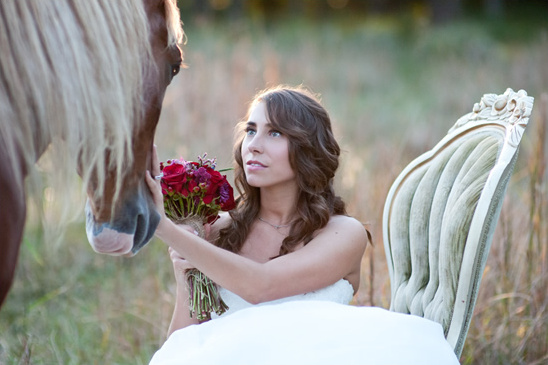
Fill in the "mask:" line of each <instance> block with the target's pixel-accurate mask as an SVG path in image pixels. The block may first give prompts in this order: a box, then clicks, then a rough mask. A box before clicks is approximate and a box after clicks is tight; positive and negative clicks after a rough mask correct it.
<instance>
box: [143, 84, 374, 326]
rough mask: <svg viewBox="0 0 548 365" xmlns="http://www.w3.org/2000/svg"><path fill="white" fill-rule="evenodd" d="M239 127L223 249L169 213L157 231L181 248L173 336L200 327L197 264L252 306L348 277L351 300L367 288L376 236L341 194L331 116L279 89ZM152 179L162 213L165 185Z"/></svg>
mask: <svg viewBox="0 0 548 365" xmlns="http://www.w3.org/2000/svg"><path fill="white" fill-rule="evenodd" d="M240 131H241V138H240V139H239V141H238V143H237V144H236V148H235V151H234V152H235V160H236V163H237V166H236V171H235V182H236V186H237V187H238V189H239V190H240V191H241V197H240V199H239V205H238V208H237V209H236V210H235V211H233V212H231V213H230V215H229V214H225V215H222V216H221V219H220V220H219V221H218V222H216V223H215V224H214V225H212V227H211V228H212V232H211V233H210V235H209V236H210V237H214V238H215V239H214V241H215V243H216V245H217V246H218V247H215V246H213V245H211V244H209V242H207V241H205V240H203V239H200V238H199V237H196V236H195V235H193V234H192V233H190V232H189V231H187V230H186V229H185V227H182V226H177V225H175V224H174V223H173V222H171V221H170V220H169V219H168V218H167V217H165V216H163V217H162V220H161V221H160V224H159V226H158V229H157V230H156V236H157V237H159V238H160V239H161V240H163V241H164V242H166V243H167V244H168V245H169V246H170V247H171V248H172V250H171V257H172V259H173V261H174V265H175V268H176V270H175V271H176V279H177V283H178V285H177V301H176V307H175V310H174V315H173V320H172V323H171V326H170V329H169V333H172V332H173V331H174V330H176V329H179V328H182V327H185V326H187V325H189V324H193V323H197V320H196V319H195V318H189V316H188V313H189V310H188V308H187V307H188V293H187V289H186V284H185V280H184V275H183V271H184V270H186V269H187V268H190V267H196V268H197V269H199V270H200V271H202V272H203V273H205V274H206V275H207V276H208V277H210V278H211V279H212V280H213V281H214V282H216V283H217V284H218V285H220V286H221V287H222V288H224V289H227V290H228V291H230V292H232V293H235V294H236V295H238V296H239V297H241V298H242V299H244V300H245V301H246V302H248V303H252V304H258V303H263V302H269V301H272V300H276V299H280V298H285V297H290V296H295V295H299V294H304V293H308V292H312V291H316V290H318V289H322V288H325V287H328V286H330V285H332V284H334V283H336V282H338V281H339V280H341V279H344V280H346V281H347V282H348V283H350V284H351V286H352V289H353V290H352V294H353V293H355V292H356V291H357V290H358V286H359V280H360V262H361V258H362V255H363V252H364V250H365V247H366V244H367V234H366V231H365V229H364V227H363V225H362V224H361V223H359V222H358V221H357V220H355V219H354V218H351V217H348V216H346V215H345V214H346V213H345V207H344V202H343V201H342V200H341V199H340V198H339V197H338V196H336V195H335V193H334V190H333V177H334V175H335V171H336V169H337V167H338V165H339V154H340V148H339V146H338V144H337V142H336V141H335V138H334V136H333V133H332V130H331V122H330V119H329V115H328V113H327V112H326V110H325V109H324V108H323V107H322V106H321V105H320V103H319V102H318V101H317V99H316V98H315V97H314V96H313V95H312V94H311V93H309V92H308V91H306V90H305V89H304V88H289V87H277V88H274V89H270V90H266V91H264V92H262V93H260V94H258V95H257V96H256V98H255V99H254V101H253V102H252V104H251V106H250V108H249V111H248V118H247V120H246V121H244V122H242V123H240ZM156 165H157V164H156ZM158 172H159V171H155V172H154V173H158ZM147 181H148V183H149V185H150V188H151V190H152V192H153V196H154V199H155V201H156V204H157V207H158V209H159V210H160V212H163V203H162V195H161V191H160V189H159V187H158V184H157V183H156V182H155V181H154V180H153V179H152V178H151V177H150V176H148V180H147ZM220 228H222V229H220ZM219 229H220V230H219ZM182 257H184V258H185V259H182ZM350 299H351V296H350ZM227 304H228V303H227ZM228 305H229V307H230V304H228Z"/></svg>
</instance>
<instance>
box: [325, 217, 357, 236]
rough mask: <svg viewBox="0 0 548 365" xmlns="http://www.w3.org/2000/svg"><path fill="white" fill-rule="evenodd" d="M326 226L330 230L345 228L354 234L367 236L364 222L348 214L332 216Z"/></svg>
mask: <svg viewBox="0 0 548 365" xmlns="http://www.w3.org/2000/svg"><path fill="white" fill-rule="evenodd" d="M325 228H327V229H328V230H345V231H348V232H349V233H352V234H357V235H365V236H367V235H366V230H365V227H364V226H363V223H361V222H360V221H359V220H357V219H356V218H353V217H350V216H347V215H334V216H332V217H331V218H330V219H329V222H328V223H327V226H326V227H325Z"/></svg>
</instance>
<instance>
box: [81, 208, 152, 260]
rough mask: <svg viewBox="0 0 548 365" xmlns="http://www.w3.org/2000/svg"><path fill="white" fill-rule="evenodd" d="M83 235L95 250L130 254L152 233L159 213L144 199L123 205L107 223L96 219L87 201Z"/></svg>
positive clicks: (108, 253)
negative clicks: (84, 233)
mask: <svg viewBox="0 0 548 365" xmlns="http://www.w3.org/2000/svg"><path fill="white" fill-rule="evenodd" d="M85 211H86V234H87V238H88V241H89V243H90V245H91V247H92V248H93V250H94V251H95V252H97V253H102V254H107V255H112V256H133V255H135V254H137V252H139V250H140V249H141V248H143V247H144V246H145V245H146V244H147V243H148V242H149V241H150V240H151V239H152V237H153V236H154V231H155V230H156V227H157V226H158V223H159V222H160V215H159V214H158V212H157V211H156V210H155V209H154V207H153V206H149V204H147V202H146V201H145V202H142V203H139V201H133V202H132V203H131V204H127V205H125V206H124V207H123V208H122V209H121V210H120V211H119V212H117V215H116V216H115V217H114V218H113V219H111V220H110V221H109V222H97V221H96V220H95V216H94V214H93V212H92V209H91V206H90V204H89V200H88V201H87V202H86V208H85Z"/></svg>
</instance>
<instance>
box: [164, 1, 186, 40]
mask: <svg viewBox="0 0 548 365" xmlns="http://www.w3.org/2000/svg"><path fill="white" fill-rule="evenodd" d="M164 5H165V9H166V23H167V24H166V25H167V34H168V46H174V45H180V44H182V43H183V42H184V37H185V33H184V31H183V27H182V23H181V14H180V13H179V8H178V7H177V3H176V1H175V0H165V3H164Z"/></svg>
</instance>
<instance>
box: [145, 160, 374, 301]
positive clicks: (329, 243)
mask: <svg viewBox="0 0 548 365" xmlns="http://www.w3.org/2000/svg"><path fill="white" fill-rule="evenodd" d="M153 153H154V154H155V153H156V152H155V151H154V152H153ZM154 157H155V156H153V160H154ZM156 159H157V157H156ZM153 168H154V169H156V170H153V174H155V175H157V174H159V169H158V167H157V166H155V165H153ZM145 175H146V181H147V184H148V186H149V188H150V190H151V193H152V196H153V199H154V201H155V204H156V207H157V209H158V211H159V212H160V216H161V220H160V223H159V225H158V228H157V230H156V236H157V237H159V238H160V239H161V240H162V241H164V242H165V243H166V244H168V245H169V246H171V247H172V248H173V249H175V250H176V251H177V252H178V253H179V254H180V255H181V256H182V257H184V258H185V259H186V260H188V261H189V262H190V263H191V264H192V265H194V266H195V267H196V268H197V269H198V270H200V271H202V272H203V273H204V274H206V275H207V276H208V277H209V278H210V279H211V280H213V281H214V282H216V283H217V284H219V285H221V286H222V287H225V288H226V289H228V290H230V291H232V292H234V293H236V294H237V295H239V296H240V297H242V298H243V299H245V300H246V301H248V302H250V303H260V302H265V301H270V300H274V299H279V298H283V297H287V296H291V295H297V294H302V293H305V292H309V291H313V290H317V289H320V288H323V287H326V286H328V285H330V284H333V283H334V282H336V281H338V280H339V279H341V278H350V277H352V278H353V282H352V284H353V286H354V289H355V290H356V288H357V285H358V283H359V275H356V273H359V269H360V263H361V258H362V256H363V252H364V250H365V247H366V243H367V234H366V231H365V229H364V227H363V226H362V224H361V223H359V222H358V221H357V220H355V219H353V218H350V217H346V216H335V217H332V218H331V219H330V220H329V222H328V224H327V226H326V227H324V228H323V229H322V230H321V231H320V232H318V234H317V235H316V237H315V238H314V239H313V240H312V241H310V242H309V243H308V244H307V245H306V246H305V247H303V248H301V249H298V250H296V251H295V252H292V253H290V254H287V255H284V256H281V257H279V258H276V259H273V260H270V261H268V262H266V263H258V262H255V261H253V260H250V259H248V258H245V257H243V256H240V255H237V254H235V253H232V252H229V251H226V250H224V249H221V248H219V247H216V246H214V245H212V244H211V243H209V242H208V241H206V240H204V239H201V238H200V237H197V236H196V235H194V234H192V233H191V232H189V231H187V230H186V229H185V228H184V227H183V226H178V225H176V224H175V223H173V222H172V221H170V220H169V219H168V218H167V217H166V216H165V213H164V207H163V196H162V191H161V188H160V184H159V183H157V182H156V181H155V180H154V179H153V178H152V177H151V175H150V174H149V173H147V174H145Z"/></svg>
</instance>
